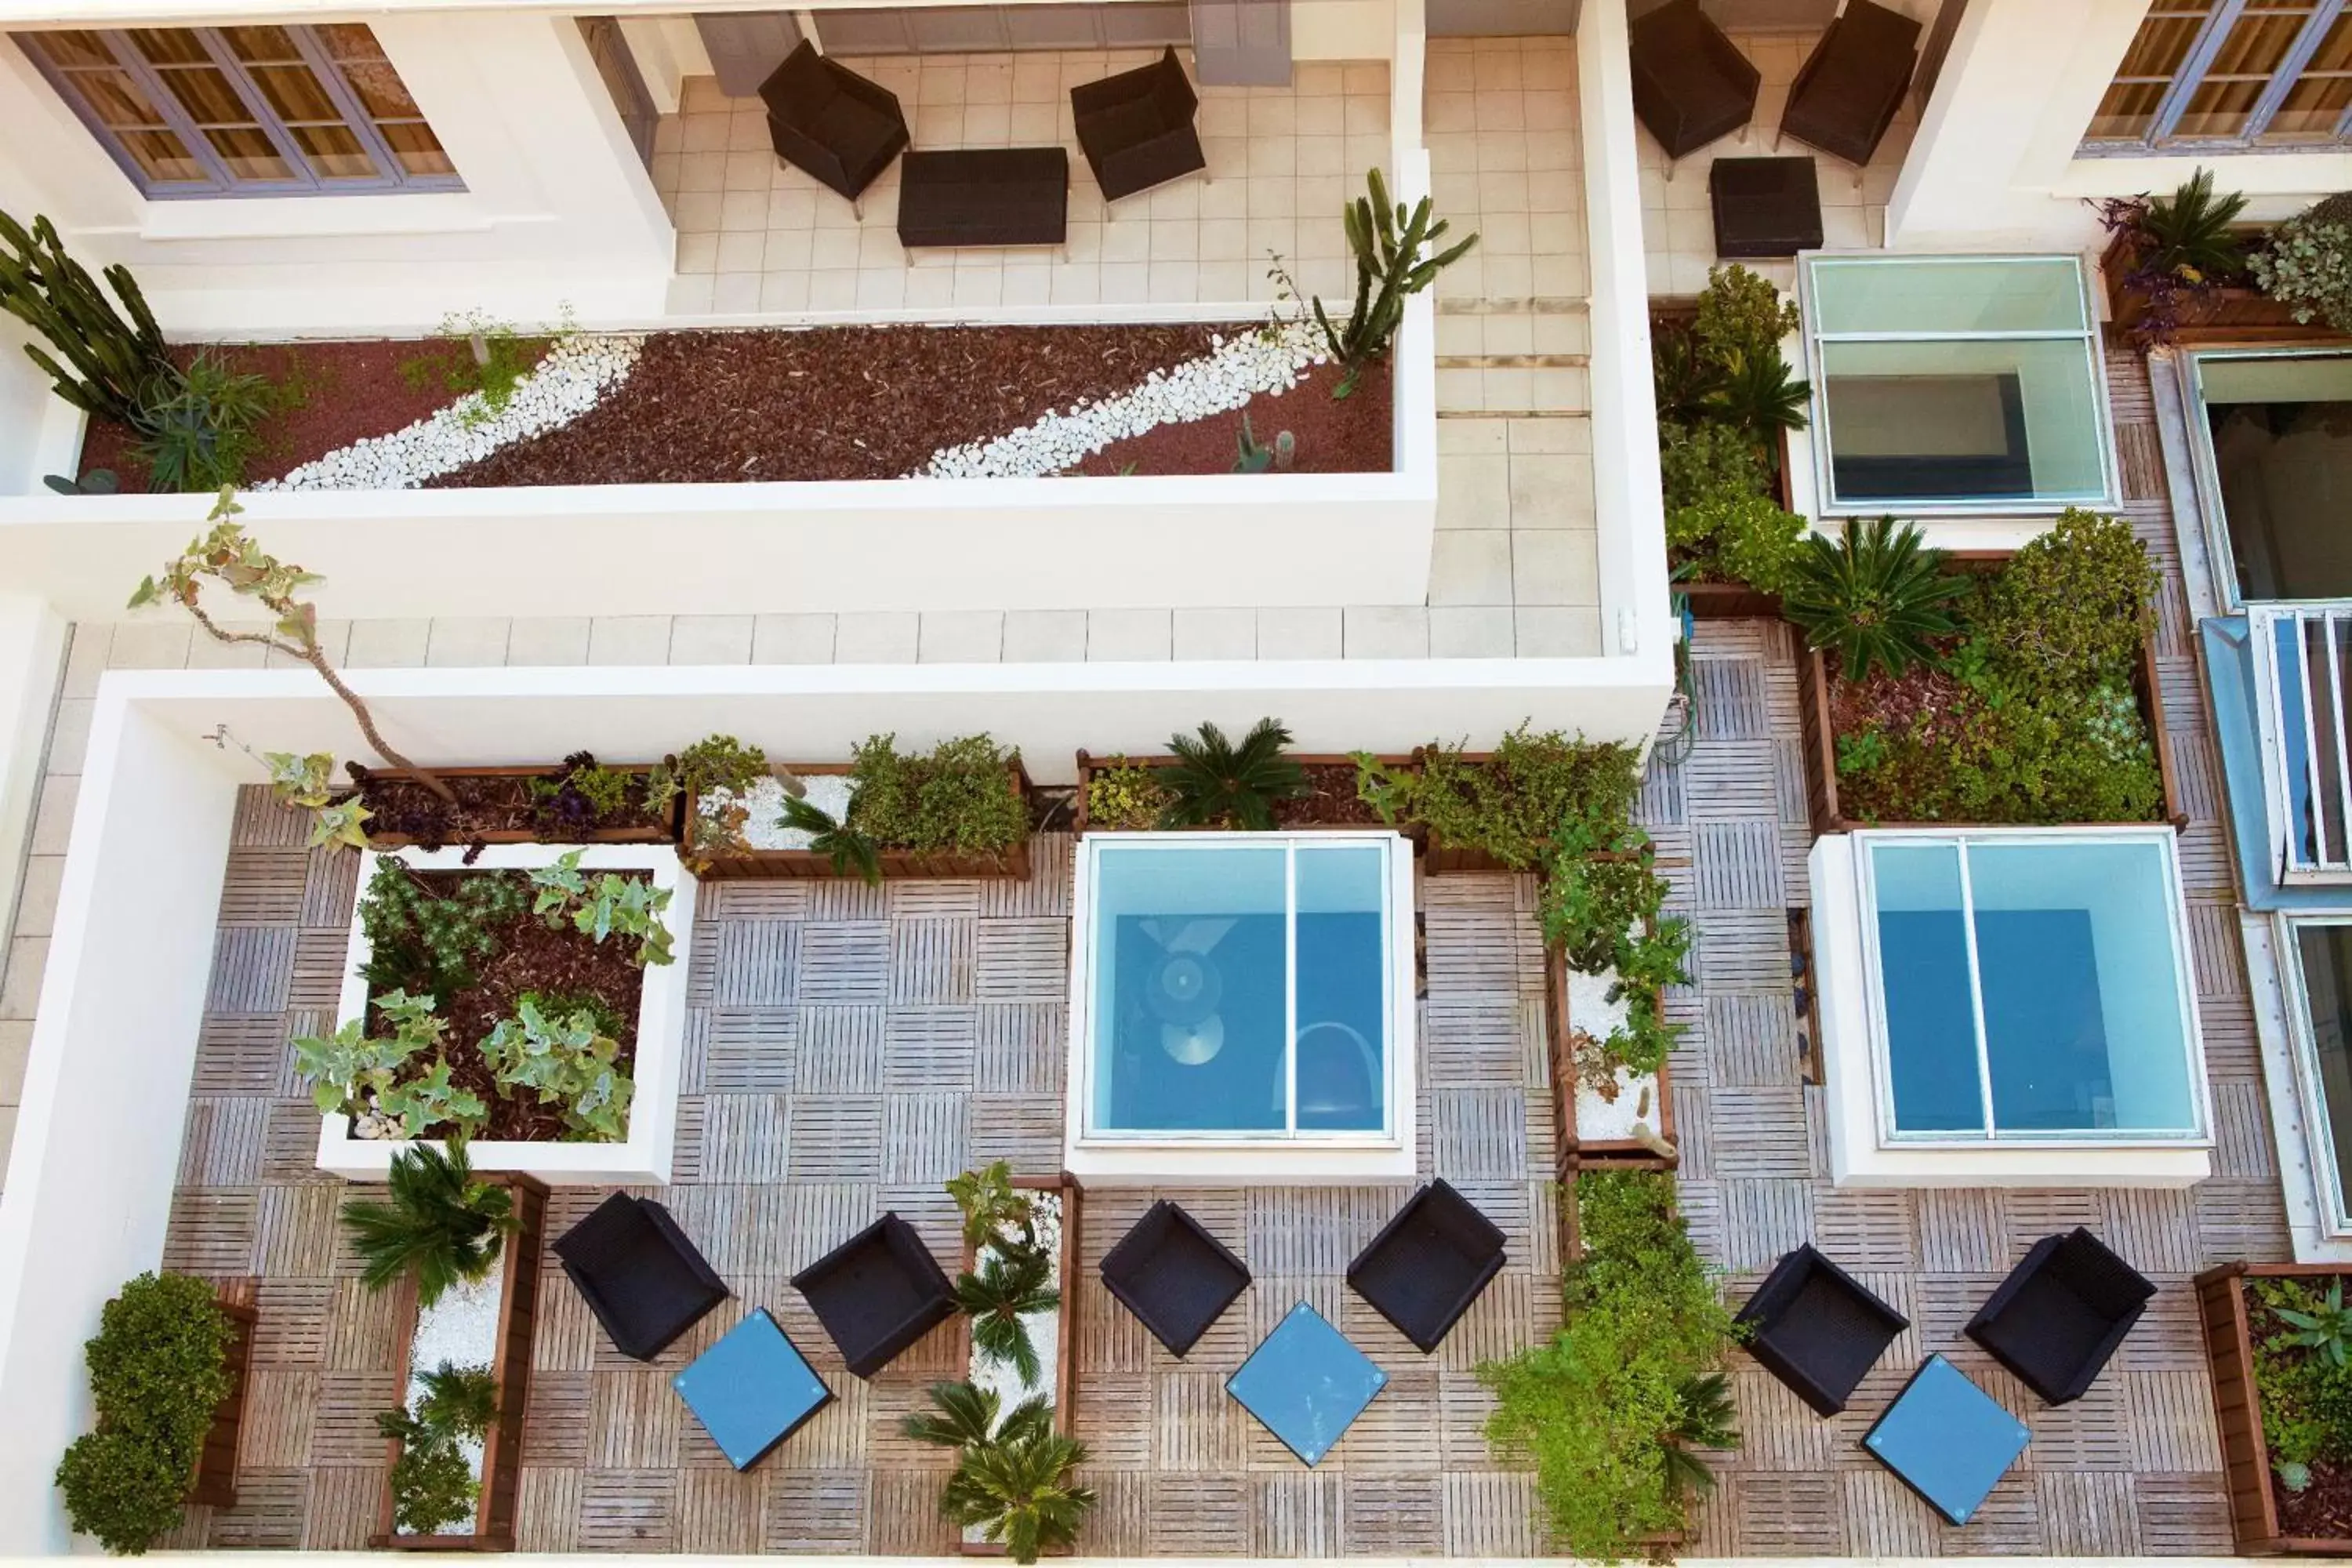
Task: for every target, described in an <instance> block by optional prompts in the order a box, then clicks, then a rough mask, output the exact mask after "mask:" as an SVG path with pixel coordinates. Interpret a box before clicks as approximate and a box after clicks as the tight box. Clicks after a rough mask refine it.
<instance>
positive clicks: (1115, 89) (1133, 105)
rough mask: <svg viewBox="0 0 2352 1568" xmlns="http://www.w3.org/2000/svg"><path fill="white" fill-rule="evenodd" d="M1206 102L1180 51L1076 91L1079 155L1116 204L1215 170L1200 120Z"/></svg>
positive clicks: (1170, 51)
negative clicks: (1196, 120) (1210, 167)
mask: <svg viewBox="0 0 2352 1568" xmlns="http://www.w3.org/2000/svg"><path fill="white" fill-rule="evenodd" d="M1199 109H1200V99H1199V97H1198V96H1197V95H1196V94H1195V93H1194V92H1193V91H1192V83H1191V82H1190V81H1188V80H1186V79H1185V76H1184V67H1183V65H1182V63H1181V62H1180V61H1179V60H1178V59H1177V58H1176V51H1175V50H1174V49H1172V48H1170V49H1164V50H1162V51H1161V52H1160V58H1158V59H1156V60H1154V61H1152V62H1151V64H1150V65H1148V66H1139V67H1137V68H1135V69H1133V70H1129V71H1121V72H1120V73H1119V74H1118V75H1117V76H1114V77H1107V78H1105V79H1102V80H1101V81H1090V82H1087V83H1084V84H1082V85H1080V86H1078V87H1074V88H1072V89H1070V112H1071V117H1072V123H1073V125H1074V127H1075V128H1076V132H1077V137H1078V150H1079V151H1080V152H1082V153H1085V154H1086V158H1087V167H1088V168H1090V169H1092V170H1093V171H1094V176H1095V183H1096V184H1097V185H1099V186H1100V187H1101V188H1102V194H1103V196H1104V199H1106V200H1108V201H1116V200H1118V198H1119V197H1121V196H1128V195H1134V194H1135V193H1136V192H1138V191H1143V190H1149V189H1150V188H1151V187H1152V186H1153V185H1157V184H1164V183H1166V182H1167V181H1170V180H1172V179H1175V178H1177V177H1178V176H1180V175H1182V174H1192V173H1193V172H1194V171H1196V170H1200V169H1205V168H1207V167H1208V159H1207V156H1206V155H1205V154H1204V153H1203V152H1202V147H1201V138H1200V135H1199V133H1198V132H1196V131H1194V129H1193V126H1192V119H1193V116H1194V114H1195V113H1197V112H1198V110H1199Z"/></svg>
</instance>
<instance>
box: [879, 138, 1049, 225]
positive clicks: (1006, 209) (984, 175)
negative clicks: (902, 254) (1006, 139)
mask: <svg viewBox="0 0 2352 1568" xmlns="http://www.w3.org/2000/svg"><path fill="white" fill-rule="evenodd" d="M1069 215H1070V155H1069V153H1067V152H1066V151H1065V150H1064V149H1062V148H1059V147H985V148H969V149H962V150H959V151H956V152H950V153H908V155H907V162H906V166H905V168H904V169H903V170H902V171H901V172H900V180H899V186H898V243H900V244H901V245H907V246H917V245H1059V244H1061V243H1062V241H1063V239H1064V238H1065V237H1066V235H1067V233H1068V225H1069Z"/></svg>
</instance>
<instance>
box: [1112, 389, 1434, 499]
mask: <svg viewBox="0 0 2352 1568" xmlns="http://www.w3.org/2000/svg"><path fill="white" fill-rule="evenodd" d="M1341 374H1342V372H1341V370H1340V368H1339V366H1338V365H1329V364H1318V365H1316V366H1315V367H1313V368H1312V369H1311V370H1309V371H1308V372H1307V375H1306V378H1305V379H1304V380H1302V381H1301V382H1300V383H1299V384H1298V385H1297V386H1295V387H1293V388H1291V389H1290V390H1289V391H1288V392H1285V393H1271V392H1261V393H1259V394H1258V395H1256V396H1255V397H1253V398H1251V399H1250V400H1249V403H1248V404H1247V405H1245V406H1244V407H1243V408H1240V409H1235V410H1229V411H1227V412H1225V413H1222V414H1209V415H1203V416H1202V417H1200V418H1198V419H1193V420H1189V421H1187V422H1185V423H1184V424H1181V425H1162V426H1160V427H1159V428H1158V429H1155V430H1147V431H1145V432H1144V433H1143V434H1142V435H1140V436H1130V437H1128V438H1127V439H1125V440H1123V441H1114V442H1112V443H1111V444H1110V445H1109V446H1108V447H1104V448H1103V449H1102V450H1101V451H1099V452H1097V453H1096V454H1095V455H1094V456H1093V457H1091V458H1087V460H1086V461H1085V462H1083V463H1080V464H1079V465H1078V469H1077V471H1078V472H1080V473H1082V474H1118V473H1125V472H1129V471H1130V469H1129V465H1130V464H1132V465H1133V468H1132V470H1131V471H1132V472H1135V473H1138V474H1222V473H1226V472H1229V471H1230V470H1231V469H1232V468H1233V466H1234V458H1235V457H1236V456H1238V454H1239V441H1238V437H1239V436H1240V434H1241V428H1242V417H1243V416H1244V415H1247V416H1248V417H1249V422H1250V430H1251V434H1252V435H1253V436H1254V437H1255V438H1256V440H1257V442H1258V444H1259V445H1260V446H1263V447H1271V446H1273V445H1274V439H1275V437H1276V435H1277V434H1278V433H1280V432H1281V431H1284V430H1287V431H1289V432H1290V433H1291V434H1292V435H1293V436H1296V437H1297V438H1298V447H1297V456H1296V458H1294V460H1293V462H1292V464H1291V468H1290V470H1289V471H1290V472H1292V473H1299V474H1385V473H1387V472H1388V471H1389V469H1390V468H1391V467H1392V466H1393V464H1394V462H1395V455H1394V453H1393V451H1392V449H1391V447H1392V441H1391V437H1393V436H1394V434H1395V418H1394V416H1392V415H1391V411H1390V410H1391V396H1390V393H1391V384H1392V378H1391V376H1390V374H1389V369H1388V366H1386V365H1376V366H1374V367H1373V368H1372V369H1371V370H1370V371H1368V372H1366V373H1365V375H1364V378H1363V380H1362V381H1360V383H1358V384H1357V386H1356V390H1355V391H1354V392H1352V393H1350V394H1349V395H1348V396H1346V397H1344V398H1334V397H1333V396H1332V395H1331V388H1332V387H1334V386H1336V385H1337V384H1339V377H1340V375H1341Z"/></svg>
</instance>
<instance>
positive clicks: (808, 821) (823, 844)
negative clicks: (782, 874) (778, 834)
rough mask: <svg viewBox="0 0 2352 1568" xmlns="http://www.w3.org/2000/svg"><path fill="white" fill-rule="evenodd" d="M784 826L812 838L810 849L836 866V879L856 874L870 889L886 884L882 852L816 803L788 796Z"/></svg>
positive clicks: (785, 805)
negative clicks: (836, 820)
mask: <svg viewBox="0 0 2352 1568" xmlns="http://www.w3.org/2000/svg"><path fill="white" fill-rule="evenodd" d="M780 825H781V826H784V827H788V828H791V829H793V830H794V831H795V832H799V833H805V834H807V835H808V836H809V847H810V848H811V849H814V850H815V851H816V852H817V853H818V854H820V855H822V856H824V858H826V859H828V860H830V861H832V862H833V872H834V875H835V876H836V877H846V876H849V875H851V874H852V873H853V872H854V873H855V874H856V876H858V877H859V878H860V879H863V880H864V881H865V883H866V886H867V887H869V888H870V887H873V886H875V885H876V884H877V883H878V882H880V881H881V880H882V852H881V850H880V848H879V847H877V845H876V844H875V842H874V840H872V839H871V838H868V837H866V835H865V834H863V833H860V832H858V831H857V829H856V828H855V827H852V826H849V825H848V824H847V823H844V822H835V820H834V819H833V816H832V814H831V813H829V812H827V811H826V810H825V809H824V807H823V806H821V805H817V804H816V803H815V802H814V801H811V800H803V799H802V798H801V797H800V796H799V795H786V796H784V815H783V816H782V818H781V819H780Z"/></svg>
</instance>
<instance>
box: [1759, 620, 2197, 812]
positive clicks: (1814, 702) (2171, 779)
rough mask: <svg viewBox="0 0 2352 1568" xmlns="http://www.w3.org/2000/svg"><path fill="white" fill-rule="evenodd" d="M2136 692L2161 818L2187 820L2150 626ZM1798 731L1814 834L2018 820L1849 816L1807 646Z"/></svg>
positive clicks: (1823, 696)
mask: <svg viewBox="0 0 2352 1568" xmlns="http://www.w3.org/2000/svg"><path fill="white" fill-rule="evenodd" d="M2132 694H2133V695H2134V696H2136V697H2137V698H2138V699H2139V711H2140V718H2141V719H2142V720H2143V721H2145V722H2146V723H2147V739H2148V744H2149V745H2150V746H2151V747H2152V748H2154V750H2155V752H2156V771H2157V776H2158V779H2159V780H2161V781H2162V784H2163V788H2164V805H2163V816H2161V817H2159V818H2158V821H2160V822H2168V823H2170V824H2172V826H2175V827H2186V826H2188V825H2189V814H2188V813H2187V811H2185V810H2184V809H2183V808H2182V806H2181V802H2180V780H2179V775H2178V774H2177V773H2175V772H2174V769H2173V765H2172V742H2171V737H2170V735H2169V733H2168V731H2167V730H2166V728H2165V723H2164V700H2163V696H2162V693H2161V690H2160V689H2159V688H2158V685H2157V678H2156V633H2155V630H2154V629H2153V628H2150V630H2149V631H2148V633H2147V636H2146V637H2142V638H2141V639H2140V645H2139V659H2138V662H2137V664H2136V665H2135V666H2134V667H2133V669H2132ZM1797 695H1798V699H1799V707H1798V712H1797V731H1798V737H1799V744H1800V748H1801V750H1802V752H1804V759H1805V802H1806V805H1807V806H1808V807H1809V809H1810V811H1811V816H1812V827H1813V837H1816V838H1818V837H1821V836H1822V834H1824V833H1849V832H1852V831H1853V829H1855V828H1857V827H1941V828H1961V827H1990V826H2017V825H2015V824H2007V823H1982V822H1892V821H1889V822H1860V821H1856V820H1855V819H1853V818H1852V817H1849V816H1846V815H1845V814H1844V811H1843V807H1841V805H1839V802H1838V774H1837V735H1836V732H1835V731H1834V730H1833V729H1832V725H1831V720H1830V677H1829V663H1828V661H1827V660H1826V659H1824V658H1822V655H1821V653H1820V651H1819V650H1818V649H1815V648H1811V647H1804V646H1803V645H1802V643H1801V642H1800V645H1799V647H1798V649H1797ZM2082 826H2127V827H2146V826H2150V824H2148V823H2145V822H2134V823H2123V824H2112V823H2091V824H2084V825H2082Z"/></svg>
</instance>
